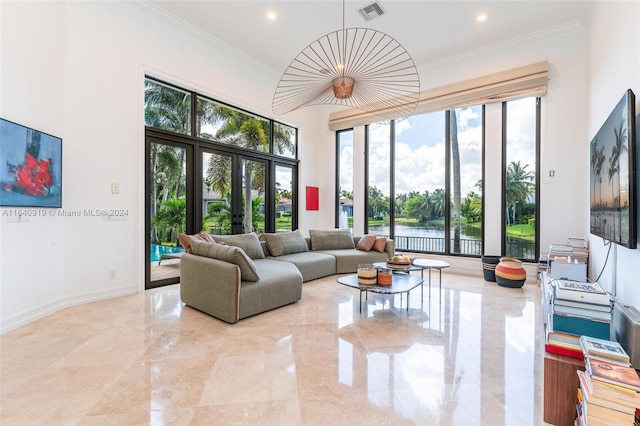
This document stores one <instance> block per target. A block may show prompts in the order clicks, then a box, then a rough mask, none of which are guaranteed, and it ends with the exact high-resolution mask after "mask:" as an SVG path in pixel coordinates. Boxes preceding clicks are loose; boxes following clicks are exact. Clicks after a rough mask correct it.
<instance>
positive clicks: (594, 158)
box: [591, 139, 598, 204]
mask: <svg viewBox="0 0 640 426" xmlns="http://www.w3.org/2000/svg"><path fill="white" fill-rule="evenodd" d="M597 164H598V140H597V139H594V140H592V141H591V170H593V174H594V176H595V174H596V166H597ZM594 183H595V182H594ZM592 200H593V202H592V203H593V204H595V201H596V186H595V185H593V196H592Z"/></svg>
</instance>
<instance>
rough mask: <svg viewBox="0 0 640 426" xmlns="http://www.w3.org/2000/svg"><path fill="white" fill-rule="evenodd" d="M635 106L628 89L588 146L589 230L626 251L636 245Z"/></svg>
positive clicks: (632, 96)
mask: <svg viewBox="0 0 640 426" xmlns="http://www.w3.org/2000/svg"><path fill="white" fill-rule="evenodd" d="M635 104H636V101H635V95H634V93H633V92H632V91H631V89H629V90H627V91H626V92H625V93H624V95H623V96H622V99H620V101H619V102H618V103H617V105H616V106H615V107H614V108H613V110H612V111H611V114H609V117H608V118H607V119H606V121H605V122H604V123H603V124H602V126H601V127H600V130H598V133H596V135H595V136H594V137H593V139H592V140H591V144H590V150H591V154H590V157H591V163H590V165H591V169H590V198H591V203H590V231H591V233H592V234H593V235H597V236H599V237H602V238H604V239H605V240H609V241H611V242H613V243H616V244H620V245H622V246H624V247H627V248H630V249H635V248H636V245H637V218H636V190H637V188H636V145H635V143H636V128H635V120H636V112H635Z"/></svg>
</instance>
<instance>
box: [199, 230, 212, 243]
mask: <svg viewBox="0 0 640 426" xmlns="http://www.w3.org/2000/svg"><path fill="white" fill-rule="evenodd" d="M198 235H199V236H200V238H201V239H202V241H206V242H207V243H215V242H216V240H214V239H213V237H212V236H211V235H209V233H208V232H207V231H205V230H204V229H203V230H202V231H200V232H198Z"/></svg>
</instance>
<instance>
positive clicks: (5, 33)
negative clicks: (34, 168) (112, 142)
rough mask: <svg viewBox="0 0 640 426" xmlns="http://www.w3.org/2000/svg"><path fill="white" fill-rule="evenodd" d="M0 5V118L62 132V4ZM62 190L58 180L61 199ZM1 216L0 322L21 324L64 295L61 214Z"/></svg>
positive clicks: (56, 305) (65, 176) (54, 305)
mask: <svg viewBox="0 0 640 426" xmlns="http://www.w3.org/2000/svg"><path fill="white" fill-rule="evenodd" d="M34 8H38V13H31V12H32V11H33V10H34ZM0 10H1V12H0V19H1V21H0V37H1V39H0V52H1V54H0V58H1V59H0V61H1V62H0V63H1V65H2V67H1V68H0V89H1V90H0V93H1V94H2V95H1V96H0V116H1V117H2V118H4V119H7V120H11V121H14V122H17V123H19V124H22V125H25V126H27V127H31V128H34V129H37V130H40V131H42V132H45V133H49V134H52V135H55V136H59V137H62V136H63V133H64V112H63V111H64V93H63V91H64V87H63V84H64V53H65V46H64V23H65V16H64V5H63V4H62V3H57V2H46V3H37V4H31V5H25V4H22V3H17V2H16V3H5V2H2V3H0ZM18 17H24V19H18ZM27 23H28V25H27ZM36 28H37V29H38V31H34V29H36ZM44 34H46V37H42V35H44ZM66 148H67V146H66V145H64V146H63V164H64V162H65V161H66V158H67V157H66V156H67V154H68V153H69V150H67V149H66ZM1 163H4V161H3V160H2V159H0V164H1ZM62 178H63V181H64V182H68V181H69V180H70V178H71V175H70V174H69V173H68V171H67V170H64V171H63V173H62ZM67 195H68V191H67V188H66V187H65V186H64V184H63V197H66V196H67ZM12 210H13V211H14V212H15V210H14V209H12ZM9 214H11V212H9V211H8V209H1V210H0V215H1V216H0V252H1V253H2V256H0V318H1V319H2V325H3V326H4V323H5V320H9V319H12V318H16V317H20V318H22V319H23V321H25V322H26V321H30V320H32V319H34V318H36V317H37V316H39V315H43V314H46V313H49V312H54V311H56V310H58V309H60V307H61V306H63V305H64V297H65V295H64V286H65V273H64V268H63V264H64V259H65V257H64V251H65V241H64V232H65V220H64V218H60V217H28V222H10V221H9V219H11V217H10V216H7V215H9Z"/></svg>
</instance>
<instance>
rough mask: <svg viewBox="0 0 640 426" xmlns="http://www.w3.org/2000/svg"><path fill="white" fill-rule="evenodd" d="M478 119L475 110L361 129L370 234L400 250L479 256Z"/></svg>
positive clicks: (481, 136) (481, 135)
mask: <svg viewBox="0 0 640 426" xmlns="http://www.w3.org/2000/svg"><path fill="white" fill-rule="evenodd" d="M483 116H484V109H483V107H482V106H473V107H465V108H458V109H456V110H452V111H438V112H432V113H427V114H419V115H414V116H411V117H408V118H405V119H403V120H392V121H391V122H390V123H375V124H371V125H369V126H367V148H368V150H367V152H368V157H367V159H368V165H367V170H368V177H369V179H368V184H367V195H368V198H369V200H368V203H367V217H368V225H369V226H368V232H370V233H375V234H381V235H390V236H391V237H392V238H393V239H394V241H395V245H396V249H397V250H399V251H414V252H427V253H443V254H461V255H480V254H481V251H482V227H481V223H482V220H481V219H482V192H481V188H482V182H481V181H482V147H483V139H484V118H483ZM390 199H393V200H394V202H393V204H392V205H391V204H390V203H389V200H390Z"/></svg>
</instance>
